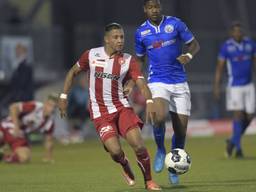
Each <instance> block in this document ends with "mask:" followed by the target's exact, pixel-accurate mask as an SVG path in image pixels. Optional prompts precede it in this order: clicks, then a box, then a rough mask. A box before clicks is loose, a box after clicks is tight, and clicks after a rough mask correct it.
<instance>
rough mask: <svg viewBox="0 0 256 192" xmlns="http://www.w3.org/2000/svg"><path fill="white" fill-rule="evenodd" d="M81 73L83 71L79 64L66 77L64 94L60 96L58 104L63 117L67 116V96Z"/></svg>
mask: <svg viewBox="0 0 256 192" xmlns="http://www.w3.org/2000/svg"><path fill="white" fill-rule="evenodd" d="M81 71H82V69H81V68H80V67H79V66H78V65H77V64H75V65H73V67H72V68H71V69H70V70H69V72H68V73H67V75H66V78H65V82H64V88H63V92H62V93H61V94H60V98H59V103H58V104H59V110H60V115H61V117H65V116H66V109H67V95H68V93H69V91H70V88H71V86H72V83H73V80H74V77H75V76H76V75H77V74H79V73H80V72H81Z"/></svg>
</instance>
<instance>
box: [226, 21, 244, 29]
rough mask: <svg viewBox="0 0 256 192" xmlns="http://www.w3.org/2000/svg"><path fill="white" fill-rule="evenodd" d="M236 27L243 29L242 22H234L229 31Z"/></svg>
mask: <svg viewBox="0 0 256 192" xmlns="http://www.w3.org/2000/svg"><path fill="white" fill-rule="evenodd" d="M235 27H241V28H242V27H243V25H242V24H241V22H240V21H232V22H231V24H230V27H229V29H231V30H232V29H234V28H235Z"/></svg>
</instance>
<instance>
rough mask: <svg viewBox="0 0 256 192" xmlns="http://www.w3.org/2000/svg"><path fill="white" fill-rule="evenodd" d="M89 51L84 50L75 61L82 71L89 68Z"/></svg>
mask: <svg viewBox="0 0 256 192" xmlns="http://www.w3.org/2000/svg"><path fill="white" fill-rule="evenodd" d="M89 53H90V51H89V50H87V51H85V52H84V53H83V54H82V56H81V57H80V59H79V60H78V61H77V65H78V66H79V67H80V68H81V69H82V70H84V71H87V70H88V69H89Z"/></svg>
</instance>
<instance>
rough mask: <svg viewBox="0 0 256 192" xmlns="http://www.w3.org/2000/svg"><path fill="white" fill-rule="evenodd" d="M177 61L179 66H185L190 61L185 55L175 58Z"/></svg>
mask: <svg viewBox="0 0 256 192" xmlns="http://www.w3.org/2000/svg"><path fill="white" fill-rule="evenodd" d="M177 60H178V61H179V62H180V63H181V64H183V65H185V64H187V63H189V62H190V60H191V59H190V58H189V56H187V55H186V54H182V55H180V56H179V57H177Z"/></svg>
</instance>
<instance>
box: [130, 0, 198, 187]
mask: <svg viewBox="0 0 256 192" xmlns="http://www.w3.org/2000/svg"><path fill="white" fill-rule="evenodd" d="M143 8H144V12H145V15H146V17H147V20H146V21H145V22H144V23H143V24H142V25H140V26H139V27H138V28H137V30H136V34H135V52H136V55H137V57H138V58H139V60H140V61H141V63H144V62H145V58H146V57H147V61H148V81H149V84H148V85H149V88H150V90H151V92H152V96H153V98H154V103H155V106H156V110H157V112H156V114H157V116H156V123H155V125H154V127H153V133H154V137H155V142H156V145H157V152H156V155H155V161H154V170H155V172H157V173H159V172H161V171H162V169H163V167H164V159H165V154H166V149H165V146H164V137H165V121H166V117H167V116H168V114H170V115H171V118H172V124H173V130H174V134H173V137H172V147H171V148H172V149H174V148H182V149H183V148H184V147H185V139H186V131H187V123H188V117H189V115H190V108H191V101H190V90H189V86H188V83H187V75H186V72H185V65H187V64H188V63H189V62H190V61H191V60H192V58H193V57H194V56H195V54H196V53H197V52H198V51H199V49H200V47H199V44H198V42H197V40H196V39H195V37H194V35H193V34H192V33H191V31H190V30H189V29H188V27H187V26H186V24H185V23H184V22H182V21H181V20H180V19H178V18H176V17H172V16H165V15H162V13H161V3H160V0H144V7H143ZM183 44H185V45H186V48H187V52H186V53H182V48H183ZM169 180H170V182H171V183H172V184H177V183H178V182H179V178H178V176H177V175H176V174H171V173H169Z"/></svg>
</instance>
